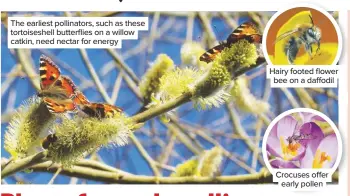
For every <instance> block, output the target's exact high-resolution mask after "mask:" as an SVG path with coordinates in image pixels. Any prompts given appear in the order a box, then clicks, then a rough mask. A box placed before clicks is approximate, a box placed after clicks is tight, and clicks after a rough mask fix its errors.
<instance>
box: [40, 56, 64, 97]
mask: <svg viewBox="0 0 350 196" xmlns="http://www.w3.org/2000/svg"><path fill="white" fill-rule="evenodd" d="M39 74H40V80H41V81H40V87H41V90H46V89H48V88H50V87H51V86H52V85H53V84H54V83H55V82H56V80H57V79H58V78H59V77H60V75H61V71H60V69H59V68H58V66H57V65H56V64H55V63H54V62H53V61H52V60H51V59H50V58H49V57H47V56H44V55H41V56H40V67H39Z"/></svg>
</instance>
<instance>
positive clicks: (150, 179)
mask: <svg viewBox="0 0 350 196" xmlns="http://www.w3.org/2000/svg"><path fill="white" fill-rule="evenodd" d="M48 166H49V165H48V163H41V164H38V165H34V166H32V167H31V168H30V169H32V170H33V171H36V172H50V173H55V172H56V171H57V170H58V169H59V166H58V165H56V164H55V165H53V166H51V167H49V168H48ZM61 174H62V175H66V176H71V177H78V178H84V179H88V180H95V181H99V182H105V183H117V184H157V183H160V184H257V183H272V176H271V174H269V173H268V172H267V171H266V170H262V171H261V172H259V173H255V174H247V175H235V176H219V177H214V178H211V177H154V176H142V175H137V176H136V175H123V174H118V173H113V172H108V171H100V170H96V169H91V168H85V167H81V166H73V167H71V168H63V169H62V171H61Z"/></svg>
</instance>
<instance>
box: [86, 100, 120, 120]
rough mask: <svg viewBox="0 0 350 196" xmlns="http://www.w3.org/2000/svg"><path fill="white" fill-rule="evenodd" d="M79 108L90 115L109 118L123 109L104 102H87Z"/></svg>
mask: <svg viewBox="0 0 350 196" xmlns="http://www.w3.org/2000/svg"><path fill="white" fill-rule="evenodd" d="M81 110H82V111H83V112H84V113H85V114H87V115H88V116H90V117H96V118H109V117H113V116H114V115H115V114H117V113H121V112H123V110H122V109H121V108H119V107H117V106H114V105H110V104H106V103H88V104H84V105H82V106H81Z"/></svg>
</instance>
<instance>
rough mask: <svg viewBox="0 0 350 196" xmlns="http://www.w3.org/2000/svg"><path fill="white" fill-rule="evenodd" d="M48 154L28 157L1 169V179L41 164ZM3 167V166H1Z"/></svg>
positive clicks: (43, 153) (42, 153)
mask: <svg viewBox="0 0 350 196" xmlns="http://www.w3.org/2000/svg"><path fill="white" fill-rule="evenodd" d="M46 154H47V153H46V152H40V153H38V154H35V155H32V156H29V157H26V158H24V159H20V160H16V161H13V162H11V163H9V164H8V165H6V166H4V168H3V167H1V178H5V177H6V176H9V175H12V174H14V173H16V172H18V171H21V170H23V169H26V168H28V167H30V166H32V165H35V164H37V163H40V162H42V161H43V159H44V158H45V157H46ZM1 166H2V164H1Z"/></svg>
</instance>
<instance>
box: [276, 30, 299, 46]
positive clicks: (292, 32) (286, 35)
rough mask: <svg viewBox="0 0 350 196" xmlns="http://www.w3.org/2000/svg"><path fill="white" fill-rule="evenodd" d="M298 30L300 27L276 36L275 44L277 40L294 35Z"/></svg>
mask: <svg viewBox="0 0 350 196" xmlns="http://www.w3.org/2000/svg"><path fill="white" fill-rule="evenodd" d="M296 32H298V29H294V30H291V31H287V32H285V33H283V34H282V35H280V36H278V37H277V38H276V40H275V42H274V43H273V44H276V43H277V42H279V41H281V40H282V39H285V38H286V37H289V36H290V35H292V34H294V33H296Z"/></svg>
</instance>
